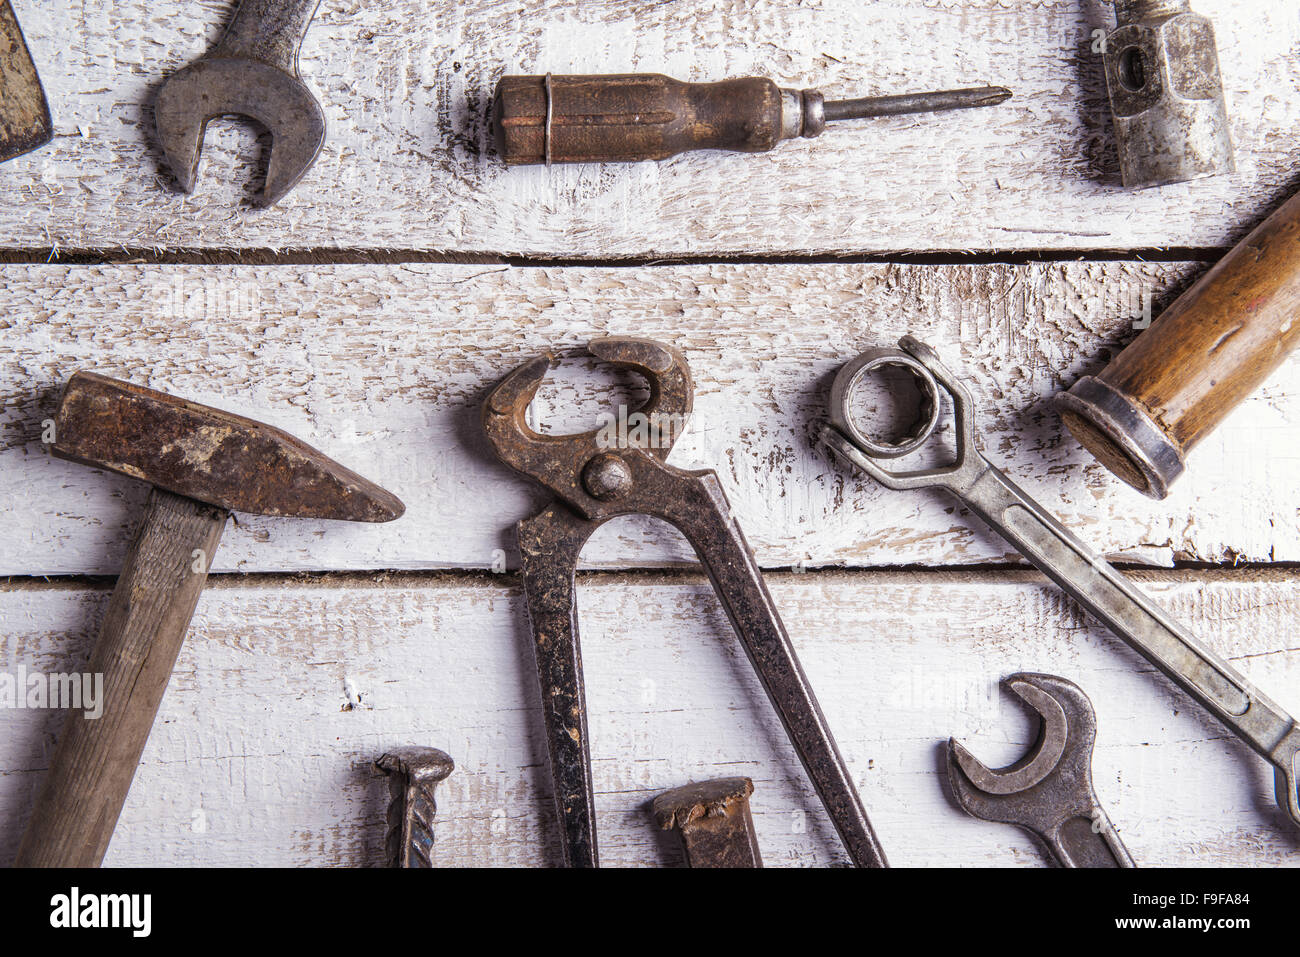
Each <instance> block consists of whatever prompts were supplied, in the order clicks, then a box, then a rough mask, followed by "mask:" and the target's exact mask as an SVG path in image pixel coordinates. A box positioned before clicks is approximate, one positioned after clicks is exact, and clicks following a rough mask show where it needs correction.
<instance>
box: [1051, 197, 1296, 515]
mask: <svg viewBox="0 0 1300 957" xmlns="http://www.w3.org/2000/svg"><path fill="white" fill-rule="evenodd" d="M1297 345H1300V195H1297V196H1294V197H1292V198H1291V199H1290V200H1289V201H1288V202H1286V203H1285V204H1284V205H1283V206H1282V207H1281V208H1280V209H1278V210H1277V211H1276V212H1274V213H1273V215H1271V216H1270V217H1269V218H1268V219H1266V220H1265V221H1264V222H1263V223H1262V224H1260V225H1259V226H1258V227H1257V228H1256V229H1255V230H1254V231H1253V232H1252V233H1251V234H1250V235H1249V236H1247V237H1246V238H1245V239H1244V240H1243V241H1242V242H1241V243H1240V244H1239V245H1237V246H1236V247H1235V248H1234V249H1233V250H1232V251H1231V252H1230V253H1228V255H1227V256H1225V257H1224V258H1223V259H1222V260H1221V261H1220V262H1219V263H1218V264H1216V265H1215V266H1214V268H1213V269H1211V270H1210V271H1209V272H1208V273H1206V274H1205V276H1203V277H1202V278H1201V279H1200V281H1199V282H1197V283H1196V285H1194V286H1193V287H1192V288H1191V289H1189V290H1188V291H1187V292H1186V293H1184V294H1183V295H1182V296H1181V297H1179V299H1178V300H1177V301H1176V302H1175V303H1174V304H1173V305H1172V306H1170V307H1169V308H1168V309H1166V310H1165V311H1164V312H1163V313H1162V314H1161V315H1160V317H1159V318H1158V319H1157V320H1156V321H1155V322H1153V323H1152V324H1151V327H1150V328H1149V329H1146V330H1145V331H1143V332H1142V333H1141V335H1139V336H1138V337H1137V338H1136V339H1135V340H1133V342H1132V344H1130V345H1129V346H1128V348H1126V349H1125V350H1124V351H1123V352H1121V353H1120V354H1119V356H1118V357H1116V358H1115V360H1114V361H1112V362H1111V363H1110V365H1108V366H1107V367H1106V369H1105V370H1104V371H1103V372H1102V373H1101V374H1100V375H1098V376H1096V377H1093V376H1085V377H1084V378H1083V379H1080V380H1079V382H1077V383H1076V384H1075V385H1074V386H1073V387H1071V389H1070V391H1069V392H1066V393H1063V394H1061V395H1059V396H1057V400H1056V401H1057V405H1058V407H1059V408H1060V410H1061V418H1062V421H1064V423H1065V425H1066V426H1067V427H1068V428H1069V429H1070V431H1071V432H1072V433H1074V436H1075V438H1077V439H1078V440H1079V441H1080V443H1082V445H1083V446H1084V447H1085V448H1087V449H1088V450H1089V451H1090V452H1092V454H1093V455H1095V456H1096V457H1097V458H1098V460H1100V461H1101V462H1102V464H1103V465H1105V466H1106V467H1107V468H1109V469H1110V470H1111V471H1112V472H1114V473H1115V474H1116V475H1118V476H1119V477H1120V478H1122V479H1124V481H1126V482H1128V483H1129V484H1130V485H1132V486H1133V487H1134V488H1136V489H1138V490H1139V491H1141V492H1143V493H1144V494H1146V495H1149V496H1151V497H1152V498H1164V497H1165V496H1166V495H1167V494H1168V491H1169V485H1170V484H1171V483H1172V482H1173V481H1174V479H1176V478H1177V477H1178V476H1179V475H1180V474H1181V473H1182V471H1183V463H1184V459H1185V457H1186V455H1187V453H1188V452H1189V451H1190V450H1191V449H1192V448H1193V447H1194V446H1195V445H1196V444H1197V443H1198V442H1200V441H1201V440H1202V439H1204V438H1205V437H1206V436H1207V435H1209V434H1210V432H1212V431H1213V430H1214V429H1215V428H1216V427H1217V426H1218V424H1219V423H1220V422H1222V421H1223V419H1224V418H1225V417H1226V416H1227V415H1228V413H1229V412H1231V411H1232V410H1233V409H1234V408H1235V407H1236V406H1237V405H1238V404H1239V403H1240V402H1241V401H1242V400H1243V399H1245V398H1246V397H1247V396H1248V395H1250V394H1251V393H1252V392H1254V391H1255V390H1256V389H1257V388H1258V387H1259V386H1260V385H1261V384H1262V383H1263V382H1264V380H1265V379H1266V378H1268V376H1269V375H1270V374H1271V373H1272V372H1273V370H1275V369H1276V368H1277V367H1278V366H1279V365H1281V363H1282V361H1283V360H1284V359H1285V358H1286V357H1287V355H1288V354H1289V353H1290V352H1291V351H1292V350H1293V349H1295V348H1296V346H1297Z"/></svg>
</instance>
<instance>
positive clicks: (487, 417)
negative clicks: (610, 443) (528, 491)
mask: <svg viewBox="0 0 1300 957" xmlns="http://www.w3.org/2000/svg"><path fill="white" fill-rule="evenodd" d="M584 351H585V352H586V353H589V354H590V355H592V356H595V357H596V358H597V359H600V360H601V361H603V362H607V363H609V364H610V365H613V366H617V367H620V368H626V369H632V370H633V371H635V372H638V373H640V374H641V375H642V376H644V377H645V379H646V381H647V382H648V383H649V386H650V401H649V402H648V403H646V405H645V407H644V408H643V409H641V410H640V411H642V412H644V413H646V414H647V415H649V414H652V413H661V414H662V413H667V414H675V415H680V416H684V415H686V414H688V413H689V412H690V410H691V406H692V404H693V398H694V389H693V385H692V383H691V374H690V367H689V366H688V365H687V364H686V359H685V357H684V356H682V354H681V353H680V352H679V351H678V350H677V349H674V348H673V347H671V346H668V345H664V344H663V343H660V342H655V341H654V340H651V339H639V338H635V337H631V336H607V337H604V338H601V339H593V340H591V341H590V342H589V343H588V344H587V348H586V350H575V353H574V354H582V352H584ZM559 358H560V356H559V355H558V354H557V353H555V352H551V351H547V352H544V353H542V354H541V355H539V356H537V357H536V358H534V359H530V360H529V361H528V362H525V363H524V364H523V365H521V366H518V367H517V368H515V369H514V371H512V372H511V373H510V374H509V375H507V376H506V377H505V378H504V379H502V380H501V382H500V383H498V384H497V385H496V386H495V387H494V388H493V389H492V391H491V392H489V393H488V397H487V401H486V402H484V403H483V430H484V431H485V432H486V433H487V436H488V440H489V441H490V442H491V443H492V446H493V448H494V449H495V450H496V453H497V455H498V456H499V457H500V458H501V459H502V461H504V462H505V463H506V464H508V465H510V466H511V467H512V468H515V469H517V470H519V471H521V472H524V473H525V474H530V475H531V474H534V470H533V469H531V468H530V467H529V463H530V462H531V461H532V460H533V457H534V454H535V453H534V451H532V450H536V451H537V452H541V451H543V450H544V451H545V454H547V455H553V454H554V449H555V447H556V445H557V443H577V444H583V443H587V444H593V445H594V442H595V436H596V435H597V434H598V431H599V430H592V431H591V432H584V433H579V434H577V435H543V434H541V433H540V432H538V431H536V430H535V429H533V428H532V426H530V425H529V424H528V407H529V406H530V405H531V404H532V402H533V400H534V399H535V398H536V397H537V390H538V389H539V388H540V387H541V384H542V382H543V381H544V380H545V378H546V375H547V373H548V372H550V370H551V369H552V368H554V366H555V364H556V362H557V361H558V360H559ZM588 440H590V442H588ZM665 451H666V450H665Z"/></svg>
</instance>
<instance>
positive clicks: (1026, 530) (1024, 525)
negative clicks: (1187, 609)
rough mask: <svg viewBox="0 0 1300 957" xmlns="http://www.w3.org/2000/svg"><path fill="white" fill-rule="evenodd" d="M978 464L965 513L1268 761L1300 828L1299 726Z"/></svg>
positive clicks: (1031, 503)
mask: <svg viewBox="0 0 1300 957" xmlns="http://www.w3.org/2000/svg"><path fill="white" fill-rule="evenodd" d="M980 458H981V460H983V464H984V469H983V471H982V472H981V473H979V474H978V476H977V477H976V478H975V479H974V481H972V482H970V483H969V484H968V485H966V487H965V488H964V489H963V490H962V492H961V495H962V498H963V499H964V500H965V502H966V503H967V505H969V506H970V508H971V509H972V510H973V511H974V512H976V513H977V514H978V515H979V516H980V517H981V518H982V519H984V521H985V522H987V523H988V524H989V525H990V526H992V527H993V528H995V529H996V530H997V531H998V532H1000V533H1001V534H1002V535H1003V536H1005V537H1006V539H1007V540H1008V541H1009V542H1010V543H1011V544H1012V545H1014V546H1015V547H1016V548H1017V549H1018V550H1019V551H1020V552H1021V553H1022V554H1023V555H1024V556H1025V557H1026V558H1028V559H1029V560H1030V561H1031V562H1032V563H1033V564H1034V565H1035V566H1036V567H1037V568H1038V569H1039V570H1040V571H1042V572H1043V574H1045V575H1046V576H1047V577H1048V578H1050V579H1052V581H1054V582H1056V584H1057V585H1059V586H1060V587H1061V589H1062V590H1064V591H1065V592H1066V593H1067V594H1069V595H1070V596H1071V597H1072V598H1074V599H1075V600H1076V601H1077V602H1079V604H1081V605H1083V607H1085V608H1087V609H1088V611H1090V612H1091V613H1092V614H1093V615H1094V616H1096V618H1097V619H1098V620H1099V621H1101V623H1102V624H1104V625H1106V627H1108V628H1110V629H1111V631H1113V632H1114V633H1115V634H1116V635H1118V636H1119V637H1120V638H1122V639H1123V640H1124V641H1126V642H1127V643H1128V644H1129V645H1131V646H1132V647H1133V648H1134V649H1136V650H1137V651H1138V652H1139V653H1141V654H1142V656H1143V657H1145V658H1146V659H1147V660H1148V661H1150V662H1151V663H1152V664H1153V665H1155V666H1156V667H1157V668H1159V669H1160V670H1161V671H1162V672H1164V673H1165V674H1166V675H1167V676H1168V677H1169V678H1170V679H1171V680H1172V681H1173V682H1174V683H1175V684H1177V685H1178V686H1179V687H1181V688H1182V689H1183V690H1184V691H1186V692H1187V693H1188V694H1189V695H1191V696H1192V697H1193V698H1195V699H1196V700H1197V701H1199V702H1200V703H1201V704H1202V705H1203V706H1204V707H1205V708H1207V709H1208V710H1209V711H1210V713H1211V714H1213V715H1215V716H1216V717H1217V718H1218V719H1219V720H1220V721H1222V722H1223V723H1224V724H1225V725H1227V726H1228V727H1229V728H1231V729H1232V730H1233V731H1234V732H1235V733H1236V734H1237V735H1238V736H1240V737H1241V738H1242V740H1244V741H1245V742H1246V743H1247V744H1249V745H1250V746H1251V747H1252V748H1254V749H1255V750H1256V751H1257V752H1258V753H1259V754H1260V755H1262V756H1263V757H1265V758H1267V759H1268V760H1269V761H1270V762H1271V763H1272V764H1273V765H1274V767H1275V768H1276V770H1277V775H1278V789H1279V790H1278V797H1279V799H1280V800H1282V803H1283V806H1284V807H1286V808H1287V809H1288V810H1289V811H1290V813H1291V815H1292V816H1293V817H1294V818H1296V820H1297V821H1300V806H1298V805H1300V793H1298V792H1297V783H1296V782H1297V777H1296V775H1297V769H1296V759H1297V752H1300V731H1298V730H1297V728H1296V724H1295V720H1294V719H1293V718H1292V717H1291V716H1290V715H1288V714H1287V713H1286V712H1285V711H1283V710H1282V709H1281V708H1280V707H1279V706H1278V705H1276V704H1275V703H1274V702H1272V701H1271V700H1269V699H1268V698H1267V697H1266V696H1265V695H1264V694H1263V693H1262V692H1261V691H1260V690H1259V689H1258V688H1256V687H1255V686H1254V685H1253V684H1251V683H1250V681H1249V680H1248V679H1247V678H1246V677H1245V676H1244V675H1243V674H1241V672H1239V671H1237V670H1236V669H1235V668H1233V667H1232V665H1230V664H1229V663H1228V662H1227V661H1225V660H1224V659H1223V658H1221V657H1220V656H1219V655H1218V654H1217V653H1216V652H1215V651H1214V650H1213V649H1211V648H1210V647H1208V646H1207V645H1205V644H1203V643H1202V642H1201V641H1200V640H1198V639H1197V638H1196V637H1195V636H1194V635H1192V634H1191V633H1189V632H1188V631H1187V630H1186V629H1185V628H1183V626H1182V625H1180V624H1178V623H1177V622H1176V621H1174V620H1173V619H1172V618H1170V617H1169V615H1168V614H1167V613H1166V612H1165V611H1164V610H1163V609H1161V608H1160V607H1159V606H1158V605H1157V604H1155V602H1153V601H1152V600H1151V599H1150V598H1148V597H1147V596H1146V595H1144V594H1143V593H1142V592H1141V591H1140V590H1139V589H1138V588H1137V587H1135V586H1134V585H1133V583H1132V582H1130V581H1129V580H1128V579H1127V578H1126V577H1125V576H1124V575H1122V574H1121V573H1120V572H1118V571H1116V569H1115V568H1114V567H1112V566H1111V565H1110V564H1109V563H1108V562H1106V561H1105V560H1104V559H1103V558H1101V557H1100V556H1098V555H1096V554H1094V553H1093V552H1092V550H1091V549H1089V548H1088V546H1087V545H1085V544H1084V543H1083V542H1082V541H1080V540H1079V539H1078V538H1076V537H1075V536H1074V535H1072V534H1071V533H1070V532H1069V530H1067V529H1066V528H1065V527H1064V526H1062V525H1061V524H1060V523H1059V522H1058V521H1056V519H1054V518H1052V516H1051V515H1049V514H1047V512H1045V511H1044V510H1043V509H1042V508H1040V507H1039V506H1038V504H1037V503H1035V502H1034V501H1033V499H1031V498H1030V497H1029V496H1028V495H1026V494H1025V493H1024V492H1023V491H1021V489H1020V488H1018V487H1017V486H1016V485H1015V483H1013V482H1012V481H1011V480H1010V479H1008V478H1007V477H1006V476H1005V475H1003V474H1002V472H1001V471H1000V470H998V469H997V468H995V467H994V466H992V465H991V464H989V463H988V461H987V460H986V459H983V456H982V455H981V456H980ZM1284 793H1285V799H1283V795H1284Z"/></svg>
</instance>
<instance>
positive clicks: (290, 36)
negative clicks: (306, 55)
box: [211, 0, 320, 77]
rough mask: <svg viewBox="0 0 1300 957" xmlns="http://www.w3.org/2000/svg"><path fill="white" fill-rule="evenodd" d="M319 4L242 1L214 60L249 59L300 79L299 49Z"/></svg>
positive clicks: (283, 0) (292, 0)
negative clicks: (220, 58) (227, 58)
mask: <svg viewBox="0 0 1300 957" xmlns="http://www.w3.org/2000/svg"><path fill="white" fill-rule="evenodd" d="M319 5H320V0H242V2H241V3H240V4H239V9H238V10H236V11H235V17H234V19H233V20H231V21H230V26H229V27H228V28H227V29H226V33H225V36H223V37H222V38H221V42H220V43H218V44H217V46H216V49H214V50H213V51H212V53H211V56H212V57H232V58H247V59H250V60H260V61H261V62H263V63H269V64H270V65H271V66H273V67H276V68H277V69H280V70H283V71H284V72H285V73H288V74H291V75H292V76H295V77H296V76H298V49H299V48H300V47H301V46H302V40H303V37H304V36H306V35H307V27H308V26H309V25H310V24H311V21H312V17H314V16H315V15H316V8H317V7H318V6H319Z"/></svg>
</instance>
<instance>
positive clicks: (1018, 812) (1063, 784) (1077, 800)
mask: <svg viewBox="0 0 1300 957" xmlns="http://www.w3.org/2000/svg"><path fill="white" fill-rule="evenodd" d="M1002 687H1004V688H1006V689H1007V690H1008V691H1010V692H1011V693H1012V694H1014V695H1016V696H1017V697H1019V698H1020V699H1021V700H1022V701H1024V702H1025V704H1027V705H1029V706H1030V707H1031V708H1033V709H1034V710H1035V711H1036V712H1038V716H1039V718H1041V719H1042V720H1041V721H1040V723H1039V728H1038V740H1037V741H1036V742H1035V743H1034V746H1033V747H1032V748H1030V749H1029V752H1028V753H1027V754H1026V755H1025V756H1024V757H1023V758H1021V759H1020V760H1019V761H1017V762H1015V763H1014V764H1011V765H1009V766H1007V767H1005V768H1002V769H1001V770H998V771H994V770H992V769H990V768H988V767H986V766H985V765H983V764H982V763H980V762H979V761H978V760H976V759H975V757H974V756H973V755H972V754H971V753H970V752H969V751H967V750H966V749H965V748H964V747H962V746H961V744H960V743H959V742H958V741H957V739H956V738H950V739H949V740H948V780H949V782H951V784H952V790H953V794H954V795H956V797H957V803H959V804H960V805H961V806H962V809H963V810H964V811H965V812H966V813H967V814H970V815H973V816H974V817H977V818H980V819H981V820H984V821H997V822H1000V823H1003V824H1015V825H1018V826H1020V827H1023V828H1024V829H1025V830H1027V831H1029V832H1030V833H1031V834H1033V835H1034V836H1036V837H1037V838H1039V840H1041V841H1042V842H1043V843H1044V844H1045V845H1047V850H1048V851H1049V852H1051V855H1052V857H1054V858H1055V859H1056V862H1057V863H1058V864H1060V865H1061V866H1062V867H1132V866H1133V858H1131V857H1129V853H1128V850H1127V849H1126V848H1125V847H1124V844H1123V842H1121V841H1120V839H1119V835H1117V834H1116V833H1115V828H1114V827H1113V826H1112V825H1111V823H1110V818H1108V817H1107V816H1106V812H1105V811H1103V810H1102V807H1101V804H1100V803H1098V801H1097V793H1096V791H1094V790H1093V788H1092V746H1093V742H1094V741H1096V739H1097V715H1096V713H1095V712H1094V711H1093V710H1092V702H1091V701H1089V700H1088V696H1087V695H1086V694H1084V693H1083V691H1082V689H1080V688H1079V686H1078V685H1076V684H1074V683H1073V682H1072V681H1066V680H1065V679H1064V678H1058V677H1056V676H1055V675H1035V674H1018V675H1011V676H1010V677H1008V678H1005V679H1003V681H1002Z"/></svg>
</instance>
